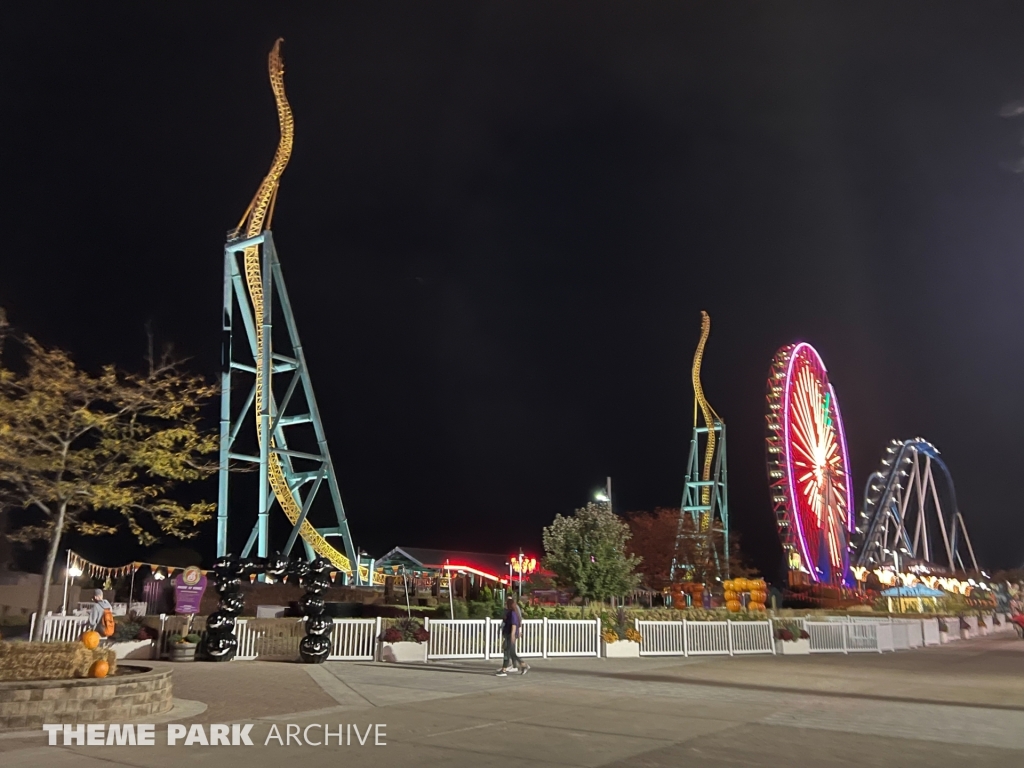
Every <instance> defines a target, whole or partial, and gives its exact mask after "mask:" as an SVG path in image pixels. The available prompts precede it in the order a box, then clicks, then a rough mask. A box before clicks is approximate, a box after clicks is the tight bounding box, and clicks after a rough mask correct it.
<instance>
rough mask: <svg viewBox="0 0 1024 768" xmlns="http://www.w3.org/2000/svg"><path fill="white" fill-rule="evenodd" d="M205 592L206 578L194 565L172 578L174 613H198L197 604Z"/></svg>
mask: <svg viewBox="0 0 1024 768" xmlns="http://www.w3.org/2000/svg"><path fill="white" fill-rule="evenodd" d="M205 591H206V577H205V576H203V572H202V571H200V570H199V569H198V568H196V567H195V566H194V565H193V566H189V567H188V568H186V569H185V570H184V571H183V572H182V573H179V574H178V575H177V576H175V577H174V612H175V613H199V603H200V601H201V600H202V599H203V592H205Z"/></svg>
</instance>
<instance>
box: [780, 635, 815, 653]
mask: <svg viewBox="0 0 1024 768" xmlns="http://www.w3.org/2000/svg"><path fill="white" fill-rule="evenodd" d="M810 652H811V641H810V639H808V638H806V637H805V638H802V639H800V640H776V641H775V653H777V654H778V655H779V656H807V655H809V654H810Z"/></svg>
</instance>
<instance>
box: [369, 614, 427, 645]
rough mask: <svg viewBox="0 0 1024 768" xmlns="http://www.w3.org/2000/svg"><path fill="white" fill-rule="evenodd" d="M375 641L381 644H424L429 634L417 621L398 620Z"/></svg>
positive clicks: (421, 623)
mask: <svg viewBox="0 0 1024 768" xmlns="http://www.w3.org/2000/svg"><path fill="white" fill-rule="evenodd" d="M377 639H378V640H380V641H381V642H382V643H425V642H427V641H428V640H429V639H430V633H429V632H428V631H427V630H426V628H425V627H424V626H423V622H421V621H419V620H418V619H398V620H396V621H395V622H394V623H393V624H391V626H389V627H387V629H385V630H384V631H383V632H381V634H380V637H379V638H377Z"/></svg>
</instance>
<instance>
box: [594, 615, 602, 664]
mask: <svg viewBox="0 0 1024 768" xmlns="http://www.w3.org/2000/svg"><path fill="white" fill-rule="evenodd" d="M594 631H595V638H594V655H595V656H597V657H598V658H600V657H601V619H594Z"/></svg>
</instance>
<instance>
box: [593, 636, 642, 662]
mask: <svg viewBox="0 0 1024 768" xmlns="http://www.w3.org/2000/svg"><path fill="white" fill-rule="evenodd" d="M601 642H602V643H604V657H605V658H606V659H639V658H640V643H634V642H633V641H632V640H616V641H615V642H614V643H609V642H607V641H604V640H602V641H601Z"/></svg>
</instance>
